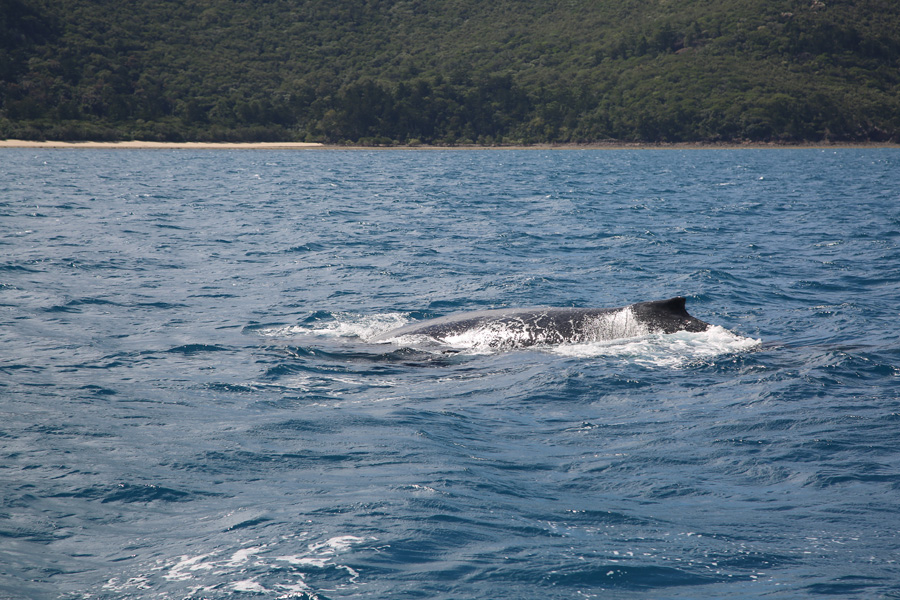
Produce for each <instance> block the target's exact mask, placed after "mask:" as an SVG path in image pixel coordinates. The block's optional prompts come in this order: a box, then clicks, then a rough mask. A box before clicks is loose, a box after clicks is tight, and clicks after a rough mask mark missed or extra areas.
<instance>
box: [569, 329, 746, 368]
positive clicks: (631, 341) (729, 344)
mask: <svg viewBox="0 0 900 600" xmlns="http://www.w3.org/2000/svg"><path fill="white" fill-rule="evenodd" d="M761 343H762V342H761V340H757V339H753V338H748V337H743V336H740V335H737V334H735V333H732V332H730V331H728V330H727V329H725V328H724V327H720V326H718V325H713V326H712V327H710V328H709V329H707V330H706V331H701V332H697V333H692V332H688V331H679V332H677V333H672V334H648V335H642V336H636V337H632V338H624V339H618V340H610V341H598V342H590V343H585V344H564V345H561V346H557V347H554V348H553V349H552V351H553V352H555V353H557V354H562V355H564V356H575V357H580V358H593V357H604V356H607V357H617V358H622V359H625V360H627V361H630V362H634V363H636V364H641V365H646V366H656V367H680V366H684V365H687V364H692V363H696V362H705V361H710V360H713V359H715V358H716V357H718V356H722V355H727V354H735V353H740V352H747V351H750V350H754V349H756V348H758V347H759V346H760V344H761Z"/></svg>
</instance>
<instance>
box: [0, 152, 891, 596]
mask: <svg viewBox="0 0 900 600" xmlns="http://www.w3.org/2000/svg"><path fill="white" fill-rule="evenodd" d="M676 295H683V296H686V297H687V299H688V300H687V307H688V311H689V312H691V314H693V315H694V316H696V317H698V318H700V319H703V320H704V321H708V322H710V323H713V324H714V325H716V326H717V327H714V328H713V329H711V330H710V331H709V332H704V333H699V334H688V333H677V334H672V335H669V336H666V335H643V336H637V337H629V338H625V339H622V340H615V341H612V342H603V343H599V342H598V343H593V344H579V345H574V344H573V345H564V346H556V347H538V348H532V349H527V350H511V351H496V350H491V349H489V348H484V347H480V346H479V345H478V344H471V345H469V346H465V345H463V347H454V348H440V347H437V348H435V347H428V348H421V347H408V346H404V345H403V344H402V343H398V342H392V343H381V344H376V343H373V342H371V341H370V340H371V339H372V338H373V337H374V336H376V335H378V334H380V333H384V332H386V331H388V330H390V329H392V328H394V327H397V326H400V325H403V324H405V323H409V322H413V321H417V320H422V319H427V318H431V317H437V316H442V315H446V314H450V313H453V312H455V311H462V310H475V309H486V308H499V307H521V306H542V305H543V306H585V307H588V306H596V307H615V306H623V305H626V304H629V303H631V302H637V301H643V300H655V299H663V298H669V297H672V296H676ZM898 298H900V152H898V151H897V150H892V149H879V150H852V149H842V150H836V151H835V150H827V151H823V150H811V149H809V150H807V149H804V150H684V151H681V150H659V151H657V150H634V151H596V150H585V151H581V150H577V151H576V150H563V151H542V150H530V151H512V150H485V151H480V150H466V151H453V150H447V151H443V150H434V151H432V150H422V151H396V150H391V151H360V150H356V151H352V150H351V151H332V150H312V151H288V152H274V151H230V152H229V151H102V150H76V151H53V150H47V151H39V150H2V151H0V597H2V598H17V599H18V598H37V599H40V598H65V599H70V600H71V599H76V598H78V599H88V598H91V599H105V598H110V599H112V598H116V599H118V598H147V599H149V598H198V599H199V598H244V597H246V598H301V599H308V600H312V599H314V598H318V599H326V598H332V599H337V598H378V599H382V598H392V599H404V598H406V599H412V598H428V599H435V598H446V599H450V598H454V599H457V598H459V599H462V598H484V599H521V598H559V599H570V598H697V597H735V598H736V597H742V598H803V597H835V598H881V597H890V598H900V565H898V560H900V343H898V333H900V327H898V325H897V320H898V316H900V301H898Z"/></svg>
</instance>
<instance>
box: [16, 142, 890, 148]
mask: <svg viewBox="0 0 900 600" xmlns="http://www.w3.org/2000/svg"><path fill="white" fill-rule="evenodd" d="M3 148H32V149H57V150H66V149H75V150H80V149H89V150H311V149H320V150H321V149H326V150H744V149H746V150H766V149H771V150H791V149H795V150H802V149H812V150H818V149H821V150H839V149H877V148H900V144H894V143H889V142H804V143H797V144H786V143H768V142H748V143H717V142H683V143H642V142H598V143H593V144H533V145H510V146H476V145H460V146H429V145H425V144H422V145H416V146H402V145H401V146H341V145H334V144H322V143H317V142H145V141H127V142H90V141H88V142H62V141H49V140H48V141H31V140H0V149H3Z"/></svg>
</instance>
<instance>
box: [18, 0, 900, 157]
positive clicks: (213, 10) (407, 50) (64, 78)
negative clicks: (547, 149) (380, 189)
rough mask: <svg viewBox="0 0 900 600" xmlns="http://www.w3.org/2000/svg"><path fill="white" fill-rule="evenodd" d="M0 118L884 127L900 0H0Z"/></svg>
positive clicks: (318, 136) (91, 124)
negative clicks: (487, 0)
mask: <svg viewBox="0 0 900 600" xmlns="http://www.w3.org/2000/svg"><path fill="white" fill-rule="evenodd" d="M0 138H26V139H60V140H82V139H97V140H117V139H145V140H161V141H181V140H198V141H226V140H227V141H288V140H295V141H324V142H334V143H345V142H350V143H369V144H372V143H377V144H390V143H412V144H416V143H436V144H458V143H479V144H498V143H535V142H597V141H602V140H622V141H647V142H655V141H663V142H678V141H741V140H752V141H788V142H795V141H821V140H832V141H863V140H875V141H886V140H893V141H900V2H897V0H491V1H490V2H485V1H484V0H0Z"/></svg>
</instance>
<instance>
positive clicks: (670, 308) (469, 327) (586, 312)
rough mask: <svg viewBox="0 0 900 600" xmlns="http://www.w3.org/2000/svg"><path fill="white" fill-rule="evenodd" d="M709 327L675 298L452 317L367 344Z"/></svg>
mask: <svg viewBox="0 0 900 600" xmlns="http://www.w3.org/2000/svg"><path fill="white" fill-rule="evenodd" d="M710 327H711V325H710V324H709V323H706V322H704V321H701V320H700V319H696V318H694V317H692V316H691V315H690V314H688V312H687V310H686V308H685V298H683V297H680V296H679V297H675V298H670V299H668V300H657V301H653V302H638V303H635V304H630V305H628V306H622V307H618V308H513V309H498V310H483V311H476V312H465V313H457V314H453V315H449V316H446V317H440V318H437V319H429V320H427V321H419V322H416V323H411V324H409V325H405V326H403V327H400V328H397V329H394V330H392V331H388V332H386V333H383V334H381V335H378V336H375V337H374V338H372V339H371V340H369V341H371V342H375V343H381V342H391V341H403V340H406V339H410V338H416V339H423V338H424V339H425V340H427V341H431V342H438V343H441V344H447V345H451V346H457V345H462V346H480V347H488V348H498V349H505V348H525V347H530V346H552V345H560V344H584V343H590V342H600V341H608V340H616V339H622V338H633V337H639V336H644V335H651V334H671V333H676V332H678V331H688V332H703V331H707V330H708V329H709V328H710Z"/></svg>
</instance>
